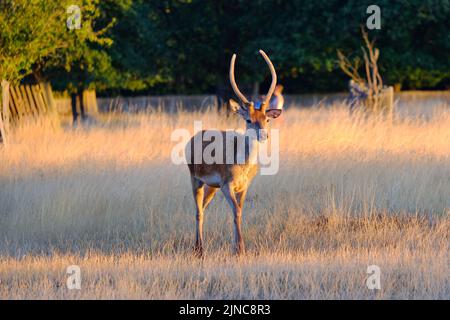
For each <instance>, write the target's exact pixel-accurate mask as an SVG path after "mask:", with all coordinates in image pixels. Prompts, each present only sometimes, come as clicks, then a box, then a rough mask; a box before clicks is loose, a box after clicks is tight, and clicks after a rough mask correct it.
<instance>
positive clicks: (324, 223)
mask: <svg viewBox="0 0 450 320" xmlns="http://www.w3.org/2000/svg"><path fill="white" fill-rule="evenodd" d="M194 120H203V127H204V128H221V129H225V128H239V127H243V126H244V124H243V121H241V120H239V119H238V118H237V117H235V116H230V117H229V118H227V117H226V116H225V115H219V114H217V113H216V112H214V111H209V112H194V113H188V112H182V113H178V114H176V115H173V114H172V115H171V114H166V113H163V112H154V113H150V114H141V115H123V114H116V115H102V116H100V118H99V119H98V123H97V124H96V125H91V126H90V127H88V128H78V129H70V128H69V127H67V126H65V129H63V130H61V131H59V132H56V133H55V132H54V131H53V130H52V129H51V127H49V126H48V125H47V124H28V125H25V126H23V127H22V128H19V129H17V131H16V132H15V133H14V134H13V135H12V136H11V138H10V143H9V146H8V149H6V150H0V159H1V161H0V186H1V187H0V235H1V238H2V241H1V243H0V254H1V256H0V297H1V298H24V297H26V298H226V299H228V298H237V299H239V298H281V299H282V298H290V299H292V298H294V299H295V298H305V299H306V298H352V299H353V298H368V299H372V298H399V299H404V298H440V299H448V298H449V297H450V286H449V283H448V276H447V273H448V240H449V219H448V218H449V208H450V197H449V195H450V143H449V141H450V112H448V111H442V112H440V113H438V114H434V115H432V116H430V117H427V118H426V119H413V118H394V119H393V120H392V121H391V120H389V121H388V120H386V119H383V118H382V117H380V118H374V117H369V118H366V117H364V116H362V117H349V115H348V113H347V111H346V109H345V108H344V107H343V106H335V107H333V108H330V109H325V108H312V109H302V110H298V109H293V108H291V109H289V110H287V111H286V112H285V114H284V115H283V116H282V118H281V119H279V120H277V121H274V122H273V123H274V127H276V128H279V129H280V171H279V173H278V174H277V175H275V176H259V177H257V178H256V179H255V180H254V183H253V185H252V187H251V189H250V191H249V195H248V200H247V202H246V205H245V209H244V226H243V227H244V239H245V242H246V245H247V249H248V253H247V255H246V256H244V257H242V258H239V259H237V258H235V257H233V256H232V255H231V251H232V250H231V249H232V247H231V245H232V242H231V241H232V219H231V211H230V209H229V207H228V206H227V204H226V203H225V201H224V199H223V197H222V195H218V196H217V197H216V198H215V199H214V200H213V202H212V204H211V206H210V207H209V208H208V210H207V212H206V217H205V239H206V258H205V260H204V261H199V260H196V259H195V258H193V257H192V255H191V249H192V248H191V247H192V244H193V241H194V230H195V229H194V210H193V208H194V205H193V199H192V193H191V189H190V183H189V175H188V171H187V168H186V167H185V166H176V165H174V164H172V162H171V160H170V153H171V150H172V147H173V146H174V144H175V143H174V142H171V140H170V135H171V133H172V131H173V130H174V129H176V128H186V129H188V130H191V131H192V130H193V121H194ZM71 264H78V265H80V267H81V270H82V274H83V283H82V290H80V291H77V292H74V291H69V290H67V288H66V287H65V280H66V277H67V275H66V274H65V268H66V267H67V266H68V265H71ZM371 264H376V265H379V266H380V267H381V270H382V289H381V290H379V291H371V290H369V289H367V287H366V285H365V279H366V277H367V274H366V269H367V266H368V265H371Z"/></svg>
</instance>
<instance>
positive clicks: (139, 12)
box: [0, 0, 450, 94]
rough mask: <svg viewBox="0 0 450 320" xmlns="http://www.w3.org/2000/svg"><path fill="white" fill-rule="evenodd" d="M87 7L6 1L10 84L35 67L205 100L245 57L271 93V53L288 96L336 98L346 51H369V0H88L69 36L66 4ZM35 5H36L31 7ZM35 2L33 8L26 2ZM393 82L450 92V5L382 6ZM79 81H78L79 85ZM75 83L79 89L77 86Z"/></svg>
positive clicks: (375, 35)
mask: <svg viewBox="0 0 450 320" xmlns="http://www.w3.org/2000/svg"><path fill="white" fill-rule="evenodd" d="M69 2H70V4H72V3H75V4H76V3H77V1H59V2H57V4H56V2H55V1H46V0H32V1H24V0H4V1H2V4H1V7H0V8H1V9H0V10H1V11H0V40H1V46H0V66H1V71H0V75H1V77H2V78H7V79H11V80H14V79H20V78H21V77H23V75H25V74H28V73H29V72H31V71H32V70H35V71H39V72H41V73H42V74H43V76H46V77H48V78H49V79H50V80H51V81H52V83H53V84H54V86H55V87H58V88H64V87H67V86H70V83H74V81H75V80H76V81H78V83H82V84H83V85H86V86H91V87H95V88H97V90H98V91H100V92H103V93H105V94H108V93H119V92H120V93H128V94H138V93H139V94H143V93H159V94H160V93H188V94H189V93H206V92H211V93H212V92H215V90H216V89H217V87H219V86H226V85H227V84H228V80H227V78H228V76H227V75H228V66H229V61H230V58H231V55H232V54H233V53H237V54H238V59H237V65H236V76H237V78H238V82H239V84H240V85H241V84H242V85H243V86H245V85H246V84H247V85H251V84H252V83H253V82H254V81H258V82H261V83H263V84H265V82H266V81H269V79H270V76H269V73H268V71H267V68H266V67H265V65H264V61H263V60H262V59H261V58H260V57H259V56H258V54H257V52H258V50H259V49H263V50H265V51H266V52H267V53H268V54H269V56H270V57H271V59H272V60H273V62H274V64H275V66H276V68H277V72H278V75H279V79H280V80H279V81H280V82H282V83H283V84H284V85H285V88H286V91H287V92H289V93H298V92H311V91H337V90H342V89H344V88H345V87H346V80H347V77H346V75H345V74H343V73H342V72H341V71H340V70H339V67H338V63H337V60H338V59H337V55H336V52H337V50H341V51H342V52H344V53H345V54H346V55H348V56H350V57H351V56H352V55H356V54H359V53H360V47H361V45H362V40H361V36H360V26H361V25H365V23H366V20H367V18H368V16H369V14H367V13H366V9H367V7H368V6H369V5H371V4H372V3H371V2H370V1H346V2H343V1H339V0H317V1H306V0H293V1H283V0H253V1H245V0H214V1H212V0H160V1H144V0H103V1H95V0H89V1H88V0H83V1H78V3H79V4H80V8H81V12H82V19H83V20H82V28H81V29H79V30H70V31H69V30H68V29H67V26H66V24H65V21H66V19H67V13H66V6H68V5H69ZM26 4H27V5H26ZM28 4H30V5H28ZM377 5H378V6H379V7H380V8H381V21H382V22H381V29H380V30H369V36H370V38H371V39H375V40H376V46H377V47H378V48H379V49H380V59H379V65H380V72H381V75H382V76H383V82H384V83H387V84H395V83H398V84H401V85H402V87H403V88H406V89H430V88H448V86H449V78H450V60H449V59H448V54H449V52H450V41H449V40H450V39H449V36H450V25H449V22H448V16H449V15H450V2H449V1H448V0H441V1H436V0H426V1H423V0H408V1H406V0H399V1H395V2H393V1H388V0H379V1H377ZM74 79H75V80H74ZM76 81H75V82H76Z"/></svg>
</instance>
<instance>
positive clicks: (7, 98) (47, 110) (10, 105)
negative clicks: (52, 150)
mask: <svg viewBox="0 0 450 320" xmlns="http://www.w3.org/2000/svg"><path fill="white" fill-rule="evenodd" d="M1 86H2V107H1V113H0V130H1V131H0V133H1V136H2V140H3V142H6V139H7V135H8V132H9V130H10V126H11V125H12V126H15V125H17V124H19V123H20V122H22V121H24V120H30V119H31V120H39V119H41V118H42V117H48V118H50V120H51V121H52V124H53V125H54V126H55V128H56V127H59V119H58V114H57V111H56V105H55V100H54V98H53V93H52V89H51V86H50V84H49V83H40V84H35V85H20V86H11V85H10V83H9V82H7V81H5V80H3V81H2V83H1Z"/></svg>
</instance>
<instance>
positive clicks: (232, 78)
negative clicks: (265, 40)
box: [230, 54, 249, 104]
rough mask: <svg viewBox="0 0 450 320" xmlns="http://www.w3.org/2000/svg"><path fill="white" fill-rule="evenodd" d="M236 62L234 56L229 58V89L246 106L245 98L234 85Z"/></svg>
mask: <svg viewBox="0 0 450 320" xmlns="http://www.w3.org/2000/svg"><path fill="white" fill-rule="evenodd" d="M235 61H236V54H233V56H232V57H231V63H230V82H231V87H232V88H233V91H234V93H236V95H237V96H238V97H239V99H241V101H242V102H244V103H245V104H248V103H249V102H248V100H247V98H246V97H245V96H244V95H243V94H242V92H241V91H239V88H238V86H237V84H236V80H235V79H234V62H235Z"/></svg>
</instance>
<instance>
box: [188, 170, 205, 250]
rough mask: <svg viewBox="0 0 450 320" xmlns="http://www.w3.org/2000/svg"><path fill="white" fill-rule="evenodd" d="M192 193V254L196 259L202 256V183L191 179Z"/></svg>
mask: <svg viewBox="0 0 450 320" xmlns="http://www.w3.org/2000/svg"><path fill="white" fill-rule="evenodd" d="M191 183H192V191H193V194H194V200H195V209H196V212H195V221H196V236H195V246H194V252H195V255H196V256H198V257H202V256H203V194H204V183H203V182H202V181H200V180H199V179H197V178H194V177H191Z"/></svg>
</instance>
